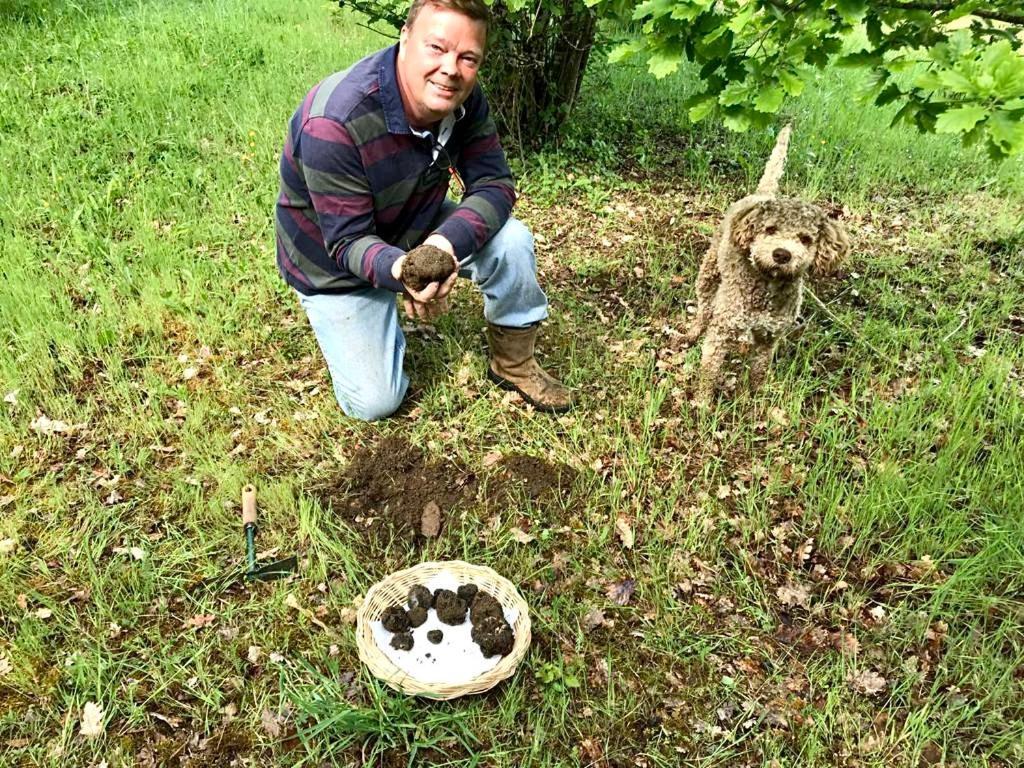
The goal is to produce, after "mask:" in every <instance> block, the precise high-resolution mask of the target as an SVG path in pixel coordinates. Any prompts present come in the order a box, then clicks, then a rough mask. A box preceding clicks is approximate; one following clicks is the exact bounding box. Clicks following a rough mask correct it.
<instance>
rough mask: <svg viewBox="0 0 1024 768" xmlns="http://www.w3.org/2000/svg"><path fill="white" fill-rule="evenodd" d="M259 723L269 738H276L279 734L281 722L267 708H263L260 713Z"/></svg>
mask: <svg viewBox="0 0 1024 768" xmlns="http://www.w3.org/2000/svg"><path fill="white" fill-rule="evenodd" d="M260 725H262V726H263V730H264V731H266V733H267V735H268V736H269V737H270V738H272V739H277V738H279V737H280V736H281V722H280V721H279V720H278V718H277V715H275V714H274V713H273V712H271V711H270V710H269V709H264V710H263V713H262V714H261V715H260Z"/></svg>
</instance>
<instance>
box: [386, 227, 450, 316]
mask: <svg viewBox="0 0 1024 768" xmlns="http://www.w3.org/2000/svg"><path fill="white" fill-rule="evenodd" d="M431 240H433V242H431ZM424 245H433V246H435V247H437V248H441V250H443V251H445V252H446V253H448V254H450V255H451V257H452V262H453V268H452V273H451V275H449V276H448V279H447V280H445V281H444V282H443V283H437V282H435V283H430V284H428V285H427V286H425V287H424V288H423V290H421V291H417V290H414V289H413V288H411V287H409V286H408V285H407V284H406V283H405V281H404V280H402V267H403V266H405V260H406V258H408V255H406V256H400V257H399V258H398V259H397V260H396V261H395V263H394V265H392V267H391V275H392V277H394V278H395V279H396V280H398V281H400V282H401V283H402V285H403V286H405V294H404V295H403V296H402V307H403V309H404V310H405V314H406V315H408V316H409V317H414V318H416V319H417V320H421V321H422V322H425V323H429V322H431V321H433V320H435V319H437V318H438V317H440V316H441V315H443V314H444V313H445V312H447V311H448V294H450V293H451V291H452V288H454V287H455V281H456V280H457V279H458V277H459V264H458V262H457V261H456V260H455V255H454V249H453V248H452V246H451V243H449V242H448V240H447V239H445V238H444V237H441V236H440V235H431V236H430V237H428V238H427V241H426V242H425V243H424Z"/></svg>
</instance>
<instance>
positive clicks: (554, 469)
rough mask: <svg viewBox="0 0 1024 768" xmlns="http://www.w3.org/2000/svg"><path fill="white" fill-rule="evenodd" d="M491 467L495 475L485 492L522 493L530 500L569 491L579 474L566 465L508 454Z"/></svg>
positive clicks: (501, 496)
mask: <svg viewBox="0 0 1024 768" xmlns="http://www.w3.org/2000/svg"><path fill="white" fill-rule="evenodd" d="M495 467H496V468H497V469H498V470H499V471H498V474H497V476H496V477H495V478H494V479H492V480H490V481H489V482H488V486H487V490H488V495H490V496H492V497H498V498H507V497H509V496H514V495H515V494H516V493H517V492H518V493H523V494H525V495H526V496H528V497H529V498H530V499H531V500H533V501H540V500H544V499H552V498H555V497H558V496H562V495H565V494H567V493H569V492H570V491H571V490H572V486H573V483H575V482H576V477H577V476H578V475H579V472H577V471H576V470H575V469H573V468H572V467H570V466H569V465H568V464H560V463H557V462H556V463H551V462H547V461H545V460H544V459H541V458H538V457H536V456H526V455H523V454H512V455H509V456H505V457H504V458H502V459H501V460H500V461H499V462H498V463H497V464H496V465H495Z"/></svg>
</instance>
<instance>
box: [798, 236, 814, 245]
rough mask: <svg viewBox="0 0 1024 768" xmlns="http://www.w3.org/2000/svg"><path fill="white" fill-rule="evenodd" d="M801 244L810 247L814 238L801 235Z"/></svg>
mask: <svg viewBox="0 0 1024 768" xmlns="http://www.w3.org/2000/svg"><path fill="white" fill-rule="evenodd" d="M800 242H801V243H803V244H804V245H810V244H811V243H813V242H814V238H813V237H811V236H810V235H808V234H806V233H805V234H802V235H800Z"/></svg>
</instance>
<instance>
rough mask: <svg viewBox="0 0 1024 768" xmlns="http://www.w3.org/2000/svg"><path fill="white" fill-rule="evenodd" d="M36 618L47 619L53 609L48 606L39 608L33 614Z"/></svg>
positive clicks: (51, 614)
mask: <svg viewBox="0 0 1024 768" xmlns="http://www.w3.org/2000/svg"><path fill="white" fill-rule="evenodd" d="M33 615H34V616H35V617H36V618H37V619H48V618H50V617H51V616H53V611H51V610H50V609H49V608H39V609H37V610H36V611H35V612H34V614H33Z"/></svg>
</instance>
